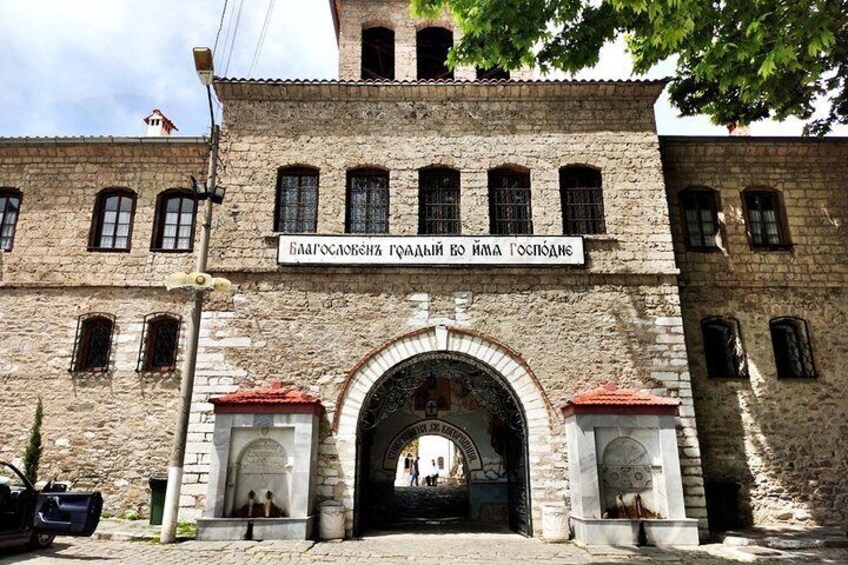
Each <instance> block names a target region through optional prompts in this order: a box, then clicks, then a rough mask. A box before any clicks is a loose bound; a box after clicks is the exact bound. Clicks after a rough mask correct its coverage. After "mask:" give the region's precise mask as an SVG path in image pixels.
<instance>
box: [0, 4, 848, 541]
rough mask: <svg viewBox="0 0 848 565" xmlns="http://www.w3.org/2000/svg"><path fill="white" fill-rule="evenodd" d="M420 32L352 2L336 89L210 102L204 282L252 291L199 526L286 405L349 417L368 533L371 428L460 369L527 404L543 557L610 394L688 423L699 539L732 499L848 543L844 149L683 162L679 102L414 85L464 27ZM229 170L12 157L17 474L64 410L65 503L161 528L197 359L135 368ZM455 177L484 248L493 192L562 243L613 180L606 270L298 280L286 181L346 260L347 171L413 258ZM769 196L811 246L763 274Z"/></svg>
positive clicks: (85, 148) (332, 420)
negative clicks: (215, 278) (690, 220)
mask: <svg viewBox="0 0 848 565" xmlns="http://www.w3.org/2000/svg"><path fill="white" fill-rule="evenodd" d="M406 6H407V3H406V2H403V1H401V0H392V1H386V2H365V1H364V0H349V1H348V0H346V1H344V2H335V3H334V16H335V18H336V22H337V29H338V32H339V48H340V53H341V56H340V70H339V75H340V79H341V80H339V81H309V80H303V81H275V80H246V79H218V80H217V81H216V83H215V90H216V94H217V96H218V98H219V99H220V100H221V102H222V103H223V106H224V124H223V139H222V142H221V167H220V169H219V171H220V173H219V174H220V182H221V183H222V184H223V185H225V186H226V187H227V196H226V199H225V201H224V203H223V205H221V206H219V207H217V209H216V211H215V217H214V221H213V235H212V242H211V254H210V267H209V269H210V272H212V273H214V274H221V275H223V276H225V277H227V278H229V279H230V280H231V281H232V282H233V285H234V291H233V293H232V294H229V295H219V294H218V293H212V294H210V295H209V298H208V300H207V302H206V307H205V311H204V315H203V324H202V329H201V341H200V352H199V358H198V366H197V378H196V386H195V399H194V400H195V402H194V403H193V405H192V414H191V418H190V424H189V443H188V447H187V455H186V467H185V473H186V474H185V478H184V485H183V489H182V493H183V497H182V499H181V503H182V506H183V514H182V515H183V516H186V517H192V516H198V515H199V514H200V513H201V512H202V510H203V508H204V504H205V496H206V493H207V484H206V483H207V482H208V478H209V472H210V468H209V465H210V451H211V441H212V429H213V418H214V414H213V412H212V405H211V404H210V403H209V399H210V398H211V397H213V396H217V395H221V394H226V393H229V392H233V391H236V390H239V389H244V388H249V387H251V386H254V385H257V384H267V383H269V382H270V381H272V380H279V381H281V382H282V383H283V385H285V386H290V387H294V388H297V389H301V390H304V391H306V392H309V393H311V394H313V395H315V396H316V397H318V398H320V399H321V401H322V403H323V406H324V408H325V409H326V414H325V415H324V416H323V417H322V421H321V425H320V438H319V446H318V453H319V463H318V470H317V485H318V486H317V495H318V498H319V499H322V500H323V499H336V500H338V501H341V502H343V503H344V504H345V506H346V509H347V517H346V518H347V528H348V531H349V532H353V531H354V529H355V527H356V526H357V520H358V519H359V518H360V517H359V516H358V515H357V511H358V510H357V505H358V502H359V499H358V498H357V496H358V494H357V488H358V487H357V476H358V475H361V474H362V473H363V467H362V466H361V462H360V461H359V460H358V456H357V442H358V441H359V439H358V438H359V437H360V436H359V435H358V434H359V433H360V429H359V428H360V425H361V414H362V413H363V411H364V410H366V409H367V403H368V402H369V399H371V398H372V395H373V391H374V390H375V387H376V386H377V384H378V383H380V382H383V381H381V379H382V378H384V376H385V375H388V374H389V373H391V371H392V369H393V367H396V366H400V365H403V364H404V363H409V362H411V361H414V360H416V359H431V358H435V357H434V356H437V355H450V356H452V357H451V359H454V360H459V359H463V360H467V361H469V362H473V363H476V364H479V365H480V366H485V367H487V368H490V369H492V370H493V371H494V372H496V373H497V374H498V375H500V377H502V384H504V386H505V387H506V388H507V389H509V390H511V391H512V392H513V393H514V395H515V398H516V399H517V400H518V403H519V404H520V405H521V412H522V415H523V418H524V424H525V426H524V431H523V433H524V438H525V442H524V448H525V449H526V454H525V457H526V459H525V463H526V467H527V469H526V472H527V477H528V483H527V485H525V486H526V487H527V490H528V495H527V506H528V507H529V509H528V515H527V522H528V525H529V528H528V529H529V531H528V533H531V534H533V533H535V534H538V533H539V532H540V529H541V525H542V520H541V511H542V507H543V506H544V505H546V504H568V500H569V481H568V465H569V461H568V457H567V445H566V440H565V432H564V419H563V417H562V414H561V413H560V410H559V407H560V404H561V403H562V402H563V401H565V400H567V399H569V398H571V397H573V396H575V395H577V394H579V393H581V392H585V391H587V390H590V389H593V388H596V387H598V386H601V385H603V384H605V383H607V382H609V381H614V382H616V383H618V384H619V385H620V386H622V387H624V388H632V389H640V390H645V391H648V392H651V393H653V394H655V395H658V396H662V397H667V398H673V399H679V401H680V405H679V410H678V415H677V417H676V425H677V439H678V455H679V459H680V465H681V471H682V483H683V492H684V497H685V507H686V514H687V516H688V517H690V518H695V519H698V520H699V521H700V526H701V529H702V531H703V532H706V529H707V526H708V524H707V499H708V498H710V499H711V504H714V505H717V506H716V508H719V507H722V505H726V504H730V503H734V502H733V501H734V500H735V501H736V502H735V503H736V504H738V506H739V507H740V508H741V509H742V511H743V512H744V514H745V516H746V518H747V519H748V520H751V521H753V522H754V523H758V524H760V523H770V522H783V523H832V522H838V521H845V520H846V519H848V515H846V511H845V507H846V505H845V502H848V500H846V497H847V496H848V491H846V488H845V483H844V476H845V472H846V470H847V469H848V467H846V465H848V461H846V453H848V446H846V444H845V441H846V440H845V438H846V437H848V429H846V422H848V418H846V413H845V405H846V401H847V400H848V398H846V396H848V392H846V391H848V382H846V380H848V375H846V368H845V364H844V362H843V359H844V357H845V354H846V352H848V341H846V337H845V333H844V332H842V331H841V325H840V323H839V322H840V321H844V320H845V318H846V308H848V305H847V304H846V299H845V291H844V289H845V283H846V280H845V279H846V269H848V267H846V264H848V263H847V262H846V259H848V257H846V255H848V242H847V241H846V233H845V226H844V218H845V216H846V212H848V210H846V202H848V199H846V196H848V194H846V192H848V190H847V189H846V185H845V181H844V179H845V178H848V174H846V173H848V170H846V168H848V165H846V156H848V145H846V144H845V143H844V142H843V141H841V140H825V141H819V142H811V141H807V140H795V139H789V140H773V139H752V138H734V139H714V138H661V137H659V136H658V135H657V133H656V126H655V121H654V114H653V107H654V103H655V101H656V99H657V97H658V96H659V95H660V93H661V91H662V89H663V87H664V84H663V83H662V82H653V81H585V82H581V81H563V82H545V81H533V80H530V75H529V74H527V73H526V72H525V73H522V72H519V73H516V74H514V75H513V76H512V77H511V80H498V81H478V80H476V78H477V74H476V70H474V69H458V70H457V71H456V73H455V76H454V77H453V78H452V79H447V80H438V81H431V80H417V75H416V69H419V66H418V65H417V59H416V57H417V52H416V48H415V45H416V37H417V35H416V34H417V33H418V32H420V31H421V30H423V29H426V28H427V27H445V28H446V29H451V24H450V22H449V21H448V20H445V21H439V22H425V23H419V22H415V21H413V20H412V19H411V18H410V17H409V16H408V9H407V7H406ZM374 27H382V28H385V29H390V30H392V31H393V33H394V42H395V43H394V45H395V47H394V50H395V51H394V53H395V61H396V62H397V63H396V66H395V68H394V80H389V81H383V82H374V81H363V80H360V78H361V75H360V71H362V64H363V63H362V62H363V58H362V57H363V55H362V54H363V51H362V49H363V47H362V45H363V34H364V33H365V32H364V31H363V30H368V29H370V28H374ZM454 39H456V38H454ZM419 70H420V69H419ZM362 72H364V71H362ZM207 150H208V145H207V144H206V143H205V142H204V140H202V139H193V138H162V139H150V138H142V139H117V138H116V139H111V138H110V139H54V140H46V139H3V140H0V187H3V188H10V189H11V188H13V189H15V191H16V192H15V193H14V194H18V195H19V206H20V213H19V216H18V217H17V221H16V228H15V233H14V245H13V246H12V247H11V248H10V250H7V251H0V287H2V292H0V340H1V341H2V344H3V346H2V348H0V383H2V385H0V386H2V387H3V400H2V401H0V410H2V413H3V415H4V421H5V422H7V425H6V426H4V427H3V430H2V432H0V434H2V439H3V441H2V442H0V457H2V458H4V459H13V458H15V457H18V456H20V454H22V453H23V449H24V446H25V443H26V440H27V430H28V428H29V425H30V421H31V417H32V413H33V411H34V406H35V402H36V399H37V397H39V396H40V397H41V398H42V399H43V400H44V403H45V424H44V432H43V433H44V436H45V439H46V449H45V455H44V459H43V470H42V476H43V477H44V478H49V477H54V476H55V477H58V478H60V479H71V480H75V481H78V483H79V484H80V485H85V486H91V487H95V488H98V489H101V490H102V491H103V492H104V494H106V508H107V510H108V511H110V512H112V513H115V514H121V513H123V512H125V511H127V510H139V511H141V512H144V511H145V508H146V504H147V494H146V486H147V478H148V477H149V476H150V475H151V474H154V473H162V472H164V471H165V467H166V464H167V458H168V453H169V449H170V445H171V434H172V430H173V428H174V426H175V421H176V405H177V401H178V386H179V371H178V370H177V368H178V367H179V362H178V361H179V359H177V361H176V362H175V363H174V364H173V367H174V370H157V371H147V370H145V367H146V365H145V363H144V362H142V359H140V357H144V355H145V353H144V351H143V350H144V343H145V342H146V341H145V340H146V339H148V338H147V337H146V336H148V332H149V331H150V326H149V318H146V317H147V316H149V315H150V314H153V313H168V314H170V315H172V316H174V317H175V318H178V317H180V316H182V317H185V316H186V315H187V314H188V308H189V301H188V297H187V296H186V295H184V294H181V293H167V292H165V291H164V289H163V288H162V284H161V281H162V279H163V278H164V277H165V276H166V275H167V274H168V273H171V272H174V271H179V270H189V267H190V265H192V264H193V263H194V252H193V251H192V250H191V249H184V250H183V252H174V250H173V249H171V250H162V249H160V247H161V245H160V244H161V241H159V240H157V237H161V234H162V233H164V232H159V231H157V230H158V229H160V228H159V226H160V223H161V218H160V217H159V216H157V212H156V211H157V209H159V208H160V207H161V206H162V201H163V199H162V196H161V195H162V194H163V193H165V192H166V191H168V190H170V189H179V188H181V187H184V186H186V179H188V177H189V175H194V176H196V177H198V178H200V177H202V175H203V171H205V160H206V158H207ZM432 167H439V168H443V169H445V168H447V169H451V170H452V171H454V172H458V178H459V185H460V191H459V192H460V199H459V205H458V210H459V216H458V217H459V229H460V232H461V234H462V236H463V237H469V238H473V237H479V241H480V242H483V243H485V242H486V240H487V238H488V237H489V236H490V235H491V233H492V232H491V229H492V223H491V219H492V215H493V214H494V213H495V212H494V211H493V208H492V207H491V206H490V189H491V178H492V171H498V170H507V171H512V172H515V173H517V174H520V175H525V176H524V177H523V178H527V179H529V187H524V188H529V192H530V206H529V210H530V218H531V220H532V233H533V234H534V236H536V237H539V238H540V240H544V238H545V237H549V238H555V237H560V236H562V235H563V233H564V227H565V221H564V214H566V211H565V209H564V207H563V201H564V199H563V196H562V194H563V192H562V187H563V182H564V181H563V178H566V177H567V174H566V173H567V171H570V170H571V169H569V167H580V168H581V169H580V170H590V171H595V172H596V173H599V175H600V178H601V179H602V183H601V188H602V203H603V204H602V213H603V216H602V220H603V229H594V230H593V231H597V232H600V233H593V234H580V236H582V239H583V245H584V248H585V262H584V264H582V265H572V266H557V267H551V266H529V265H520V264H513V265H510V266H482V267H481V266H475V267H470V266H460V267H456V266H452V267H445V266H440V265H433V266H413V267H410V266H339V265H281V264H280V263H279V262H278V252H279V250H278V245H279V238H280V235H281V232H282V231H284V230H281V229H279V228H280V223H279V222H278V221H277V220H278V219H279V218H278V216H279V215H280V214H281V212H280V205H281V204H280V199H279V196H278V191H279V190H280V188H279V184H280V182H281V181H280V177H281V175H282V174H283V173H284V172H285V171H289V170H308V171H310V173H309V174H310V175H313V176H315V175H317V206H315V213H316V216H315V218H314V231H315V232H316V233H317V234H321V235H325V236H329V235H345V234H346V233H347V232H348V231H351V230H350V225H351V212H350V210H349V208H350V206H351V197H350V180H349V178H350V175H351V171H356V170H359V169H363V168H367V169H369V170H370V171H375V170H376V171H379V172H380V174H381V175H382V176H383V177H385V178H387V181H386V182H387V187H386V193H387V201H388V204H387V206H388V216H387V222H386V223H387V226H388V227H387V233H388V234H389V235H393V236H405V237H414V236H417V235H418V234H419V233H420V229H421V228H420V226H421V217H422V216H421V212H420V207H421V206H422V203H421V199H420V187H419V183H420V179H421V176H420V175H421V171H427V170H428V169H429V168H432ZM281 169H282V170H283V173H281ZM563 171H565V172H566V173H564V172H563ZM563 175H565V176H563ZM112 187H121V188H125V189H129V190H131V191H132V193H133V194H134V196H132V197H131V200H132V207H133V211H132V212H131V213H130V215H129V217H130V225H131V226H132V228H131V230H130V234H129V238H130V240H131V241H130V244H129V247H130V249H129V250H128V251H122V252H121V251H119V252H116V251H114V250H108V251H107V250H104V249H99V248H97V246H96V245H92V243H93V241H94V240H93V238H94V237H98V236H102V235H103V234H104V233H105V232H104V231H103V228H102V225H101V224H102V223H103V221H101V222H100V224H98V223H97V219H96V218H97V217H101V218H104V217H105V216H98V214H102V213H103V211H102V210H101V209H99V208H97V207H96V206H95V201H99V200H98V194H99V193H100V192H101V191H102V190H103V189H109V188H112ZM693 187H708V188H709V189H711V190H712V191H715V193H716V194H717V195H718V196H720V198H716V199H715V200H713V201H714V202H717V203H719V206H717V210H716V220H717V224H718V225H720V232H719V234H720V237H719V238H718V239H719V243H718V249H715V250H714V249H710V250H709V252H704V251H703V250H692V249H690V248H689V247H688V246H687V241H689V239H688V238H689V236H690V235H692V234H691V228H692V226H689V225H688V224H687V220H686V218H685V216H684V213H683V212H681V206H683V203H682V202H681V200H680V198H679V194H680V191H682V190H684V189H689V188H693ZM750 187H754V188H757V187H767V188H769V189H773V190H776V191H779V192H780V194H781V198H780V200H779V202H780V203H781V204H782V206H783V209H784V210H785V215H786V218H785V224H786V225H785V226H783V227H785V228H786V230H787V232H788V235H789V237H790V238H791V246H788V245H787V246H783V247H781V248H780V249H777V248H775V249H769V250H757V251H752V250H751V248H750V246H749V241H748V238H749V235H747V234H746V230H747V231H750V227H749V224H748V222H747V218H749V217H750V210H749V209H747V208H746V207H745V206H743V202H745V196H744V195H743V194H742V191H743V190H744V189H746V188H750ZM7 193H8V194H13V193H12V192H7ZM109 194H112V193H109ZM115 194H119V195H120V194H124V195H125V194H126V193H115ZM115 202H118V204H117V205H118V206H119V208H120V206H123V205H124V201H122V200H116V201H115ZM127 206H129V204H127ZM92 210H93V212H92ZM160 212H161V210H160ZM117 217H121V216H120V214H118V216H117ZM93 218H95V219H94V220H93ZM109 218H110V219H113V218H112V217H111V216H110V217H109ZM194 221H195V222H196V220H194ZM118 223H120V221H118ZM93 224H94V225H93ZM696 224H698V225H699V226H701V227H703V226H704V224H703V222H700V223H698V222H696ZM119 227H120V226H119ZM300 227H301V228H302V226H300ZM595 227H596V228H597V225H596V226H595ZM98 230H99V231H98ZM198 231H199V230H198ZM301 231H310V230H301ZM157 234H158V235H157ZM112 237H114V234H112ZM190 237H196V234H194V233H193V232H192V233H191V235H190ZM113 242H114V241H113ZM150 242H152V243H150ZM91 313H107V314H109V315H111V316H113V317H114V318H113V326H112V331H111V334H110V339H111V341H110V343H111V351H110V356H109V359H108V364H107V366H106V367H97V369H98V370H96V371H91V370H78V369H79V366H75V365H74V363H75V360H78V356H79V355H80V350H79V342H80V337H81V335H80V328H81V327H82V326H81V318H80V316H83V317H84V316H85V315H88V314H91ZM710 316H718V317H730V318H735V319H736V320H737V321H738V324H739V328H740V333H741V342H742V345H744V355H745V357H744V359H745V364H746V367H747V369H748V372H747V375H748V376H747V378H732V379H727V378H721V379H716V378H711V377H708V373H707V367H706V361H705V351H704V338H703V336H704V333H703V328H702V320H704V319H705V318H707V317H710ZM778 317H796V318H799V319H803V320H805V321H806V322H807V324H808V325H807V326H805V328H806V331H807V334H806V337H809V338H810V340H811V344H812V354H813V356H814V359H815V378H789V379H783V378H781V379H778V378H777V376H776V374H775V369H774V367H775V356H774V353H773V352H772V337H771V335H770V333H769V322H770V321H771V320H772V319H774V318H778ZM181 339H182V336H181V335H180V340H181ZM180 345H181V343H180ZM179 349H181V348H178V350H179ZM178 357H179V358H181V355H179V356H178ZM69 368H70V369H71V370H69ZM696 418H697V421H696ZM713 485H715V486H713ZM728 485H729V486H728ZM734 485H735V486H736V488H738V489H739V492H738V493H736V494H738V499H734V498H733V496H735V494H734V492H733V488H734ZM707 488H715V489H717V490H715V491H714V492H713V493H707ZM716 493H718V494H716ZM708 494H710V496H709V497H708V496H707V495H708Z"/></svg>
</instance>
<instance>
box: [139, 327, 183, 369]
mask: <svg viewBox="0 0 848 565" xmlns="http://www.w3.org/2000/svg"><path fill="white" fill-rule="evenodd" d="M181 325H182V318H181V317H180V316H176V315H173V314H168V313H165V312H154V313H153V314H148V315H147V316H145V317H144V325H143V330H142V334H141V343H140V344H139V348H138V363H137V365H136V372H137V373H143V372H158V373H166V372H170V371H174V370H176V368H177V355H178V353H179V343H180V326H181Z"/></svg>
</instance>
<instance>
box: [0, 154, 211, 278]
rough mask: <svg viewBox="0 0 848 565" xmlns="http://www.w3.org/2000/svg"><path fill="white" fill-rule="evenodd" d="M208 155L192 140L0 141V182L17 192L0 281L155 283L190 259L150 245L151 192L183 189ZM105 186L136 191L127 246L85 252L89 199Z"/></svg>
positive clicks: (200, 171)
mask: <svg viewBox="0 0 848 565" xmlns="http://www.w3.org/2000/svg"><path fill="white" fill-rule="evenodd" d="M208 153H209V145H208V144H207V143H204V142H203V140H202V139H198V138H120V139H115V140H112V139H111V138H95V139H91V138H59V139H30V140H27V139H3V140H0V186H3V187H14V188H17V189H18V190H20V191H21V193H22V196H21V211H20V216H19V218H18V223H17V232H16V234H15V244H14V248H13V249H12V251H11V252H10V253H3V252H0V287H2V286H8V285H16V286H17V285H31V286H36V287H39V286H59V287H61V286H68V287H73V286H77V285H93V286H109V285H116V286H124V285H127V286H150V285H155V286H157V287H160V285H161V281H162V279H163V277H164V276H165V275H166V274H168V273H172V272H174V271H177V270H185V269H186V268H188V267H190V266H191V265H193V264H194V259H193V257H192V256H191V254H189V253H173V252H170V253H167V252H159V253H153V252H151V251H150V247H151V239H152V236H153V215H154V212H155V206H156V197H157V196H158V195H159V193H161V192H162V191H164V190H167V189H172V188H189V176H190V175H194V176H195V177H198V178H205V176H206V168H205V167H206V165H205V162H206V157H207V155H208ZM110 187H123V188H129V189H131V190H133V191H134V192H135V193H136V195H137V196H138V200H137V203H136V211H135V218H134V222H133V228H132V242H131V249H130V251H129V252H106V251H89V250H88V243H89V234H90V230H91V221H92V212H93V210H94V202H95V197H96V195H97V193H98V192H100V191H101V190H103V189H104V188H110ZM199 231H200V230H197V232H198V234H197V235H198V237H199Z"/></svg>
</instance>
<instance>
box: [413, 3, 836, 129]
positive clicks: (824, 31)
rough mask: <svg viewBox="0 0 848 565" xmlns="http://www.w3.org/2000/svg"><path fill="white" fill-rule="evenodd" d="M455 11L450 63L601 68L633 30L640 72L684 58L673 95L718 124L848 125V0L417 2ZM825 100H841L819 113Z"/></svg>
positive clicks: (429, 9) (421, 12)
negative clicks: (457, 35) (608, 50)
mask: <svg viewBox="0 0 848 565" xmlns="http://www.w3.org/2000/svg"><path fill="white" fill-rule="evenodd" d="M412 5H413V13H415V14H416V15H418V16H421V17H434V16H436V15H437V14H439V13H441V11H442V10H443V9H445V8H447V9H449V10H450V11H451V12H452V13H453V14H454V16H455V17H456V19H457V22H458V25H459V27H460V29H461V30H462V32H463V37H462V40H461V41H460V42H459V44H458V45H457V46H456V47H455V48H454V50H453V51H452V52H451V55H450V63H451V64H452V65H456V64H474V65H478V66H481V67H493V66H501V67H503V68H505V69H515V68H518V67H521V66H527V65H535V66H537V67H539V68H540V69H541V70H542V71H543V72H546V71H549V70H551V69H561V70H563V71H566V72H576V71H579V70H580V69H583V68H587V67H592V66H594V65H595V64H596V63H597V62H598V59H599V54H600V50H601V47H603V45H604V44H605V43H608V42H612V41H614V40H615V39H616V38H617V37H619V36H624V38H625V39H626V42H627V46H628V49H629V51H630V53H631V55H632V57H633V63H634V71H635V72H636V73H645V72H647V71H648V70H649V69H651V68H652V67H653V66H654V65H656V64H657V63H660V62H662V61H664V60H666V59H669V58H670V57H676V64H677V68H676V70H675V73H674V75H673V76H672V77H671V78H670V94H671V100H672V102H673V103H674V104H675V106H677V108H678V109H679V110H680V112H681V114H682V115H685V116H688V115H694V114H707V115H709V116H710V117H711V118H712V120H713V122H715V123H718V124H725V123H731V122H735V123H741V124H747V123H751V122H754V121H757V120H761V119H764V118H768V117H772V118H775V119H778V120H781V119H785V118H787V117H789V116H795V117H797V118H800V119H802V120H805V121H807V122H808V124H807V126H808V131H809V132H812V133H815V134H824V133H827V132H828V131H830V129H831V128H832V126H833V125H834V124H837V123H842V124H845V123H848V0H412ZM817 99H825V100H827V101H828V102H829V111H828V113H827V115H826V116H825V117H823V118H819V119H815V120H813V119H812V118H813V112H814V110H815V108H814V103H815V102H816V100H817Z"/></svg>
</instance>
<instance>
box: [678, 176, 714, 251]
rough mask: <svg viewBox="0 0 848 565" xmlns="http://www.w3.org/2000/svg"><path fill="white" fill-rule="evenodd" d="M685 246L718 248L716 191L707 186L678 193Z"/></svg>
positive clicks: (711, 249)
mask: <svg viewBox="0 0 848 565" xmlns="http://www.w3.org/2000/svg"><path fill="white" fill-rule="evenodd" d="M680 206H681V208H682V211H683V227H684V229H685V236H686V247H688V248H689V249H693V250H700V251H713V250H716V249H718V234H719V224H718V204H717V202H716V193H715V191H713V190H710V189H708V188H703V189H686V190H684V191H682V192H681V193H680Z"/></svg>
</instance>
